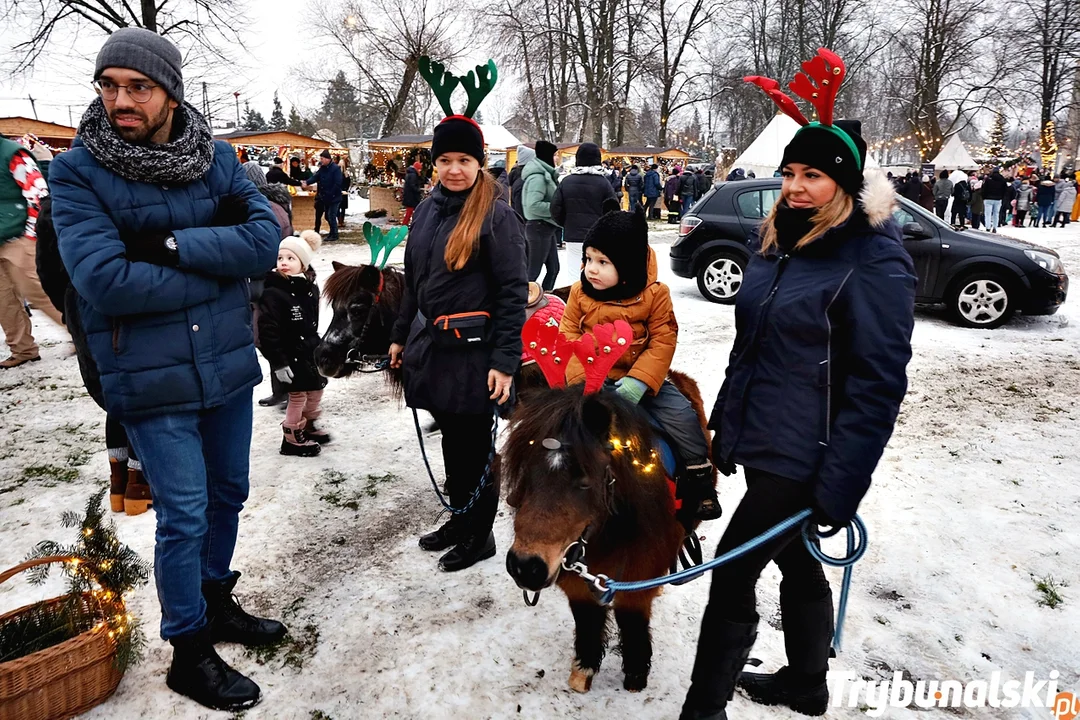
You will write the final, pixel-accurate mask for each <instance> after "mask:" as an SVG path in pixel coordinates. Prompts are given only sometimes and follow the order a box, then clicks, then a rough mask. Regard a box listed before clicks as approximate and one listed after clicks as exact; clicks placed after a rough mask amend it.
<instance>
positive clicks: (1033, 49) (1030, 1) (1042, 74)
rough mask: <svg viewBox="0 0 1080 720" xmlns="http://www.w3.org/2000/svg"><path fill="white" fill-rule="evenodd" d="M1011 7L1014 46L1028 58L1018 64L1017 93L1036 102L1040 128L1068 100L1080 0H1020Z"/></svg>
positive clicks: (1079, 51)
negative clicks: (1014, 12) (1015, 29)
mask: <svg viewBox="0 0 1080 720" xmlns="http://www.w3.org/2000/svg"><path fill="white" fill-rule="evenodd" d="M1013 9H1014V10H1017V11H1018V16H1017V25H1018V32H1017V34H1016V40H1017V43H1016V45H1015V49H1016V51H1017V52H1018V54H1019V55H1020V56H1021V57H1026V58H1029V61H1028V62H1024V63H1021V64H1020V66H1019V67H1018V68H1017V69H1018V71H1019V72H1018V73H1017V77H1018V79H1020V80H1021V81H1022V82H1021V83H1020V84H1019V86H1018V88H1017V89H1018V90H1019V93H1018V94H1019V95H1020V96H1021V97H1025V98H1033V99H1035V100H1036V101H1037V102H1038V104H1039V129H1040V130H1043V129H1045V128H1046V126H1047V125H1049V123H1050V121H1051V120H1054V119H1055V117H1056V116H1057V114H1058V113H1059V112H1061V111H1062V110H1063V109H1065V108H1066V107H1067V106H1068V104H1069V102H1070V100H1071V94H1072V79H1073V78H1072V74H1073V70H1074V68H1075V67H1076V64H1077V60H1078V59H1080V0H1021V2H1020V3H1019V4H1018V8H1013ZM1036 58H1037V61H1036V62H1031V60H1032V59H1036ZM1029 88H1030V89H1029Z"/></svg>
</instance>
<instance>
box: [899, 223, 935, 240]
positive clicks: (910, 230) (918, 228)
mask: <svg viewBox="0 0 1080 720" xmlns="http://www.w3.org/2000/svg"><path fill="white" fill-rule="evenodd" d="M903 232H904V237H910V238H915V239H916V240H925V239H926V238H928V237H930V233H929V232H927V231H926V228H924V227H923V226H922V225H921V224H919V223H917V222H909V223H904V228H903Z"/></svg>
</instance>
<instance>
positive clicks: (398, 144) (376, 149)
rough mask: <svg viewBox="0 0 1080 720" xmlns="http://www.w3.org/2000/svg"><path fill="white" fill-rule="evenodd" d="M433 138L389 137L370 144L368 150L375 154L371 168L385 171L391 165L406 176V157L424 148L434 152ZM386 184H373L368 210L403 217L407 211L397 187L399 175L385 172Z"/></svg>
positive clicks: (422, 136) (414, 136) (372, 157)
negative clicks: (381, 211) (403, 213)
mask: <svg viewBox="0 0 1080 720" xmlns="http://www.w3.org/2000/svg"><path fill="white" fill-rule="evenodd" d="M433 137H434V136H432V135H389V136H387V137H384V138H379V139H378V140H369V141H368V144H367V147H368V152H369V153H370V154H371V160H370V162H371V164H372V165H374V166H375V167H376V168H378V169H380V170H383V169H385V168H387V167H388V164H389V163H393V166H394V167H395V168H397V171H398V172H404V171H405V167H406V164H407V163H406V162H405V156H406V154H408V153H409V152H410V151H416V150H420V149H422V148H428V149H430V148H431V140H432V138H433ZM381 179H382V183H383V184H381V185H380V184H375V183H372V185H371V187H370V188H369V189H368V207H369V208H370V209H372V210H385V211H386V213H387V215H388V216H389V217H391V218H398V217H400V216H401V213H402V211H403V210H404V208H403V207H402V205H401V200H400V197H401V195H400V191H401V188H400V187H397V182H398V176H397V173H396V172H390V171H385V172H383V173H382V178H381Z"/></svg>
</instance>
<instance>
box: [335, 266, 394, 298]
mask: <svg viewBox="0 0 1080 720" xmlns="http://www.w3.org/2000/svg"><path fill="white" fill-rule="evenodd" d="M369 268H371V266H370V265H341V266H339V267H338V268H337V269H336V270H334V272H333V273H331V274H330V277H328V278H327V279H326V284H325V285H323V296H324V297H326V299H327V300H329V301H330V304H331V305H332V306H333V307H339V306H340V305H341V304H342V303H346V302H348V301H349V300H350V299H352V298H353V297H355V296H356V295H357V294H359V293H361V292H366V293H371V294H374V293H375V292H376V291H377V290H378V289H379V286H378V284H377V283H372V282H369V281H367V278H366V277H365V276H371V275H372V274H373V273H372V272H371V269H373V268H371V269H369ZM365 271H367V272H365ZM382 274H383V291H382V296H381V297H380V298H379V307H380V308H384V309H385V308H395V309H396V308H398V307H400V305H401V296H402V293H403V291H404V289H405V276H404V275H403V274H402V272H401V271H400V270H398V269H396V268H385V269H384V270H383V271H382Z"/></svg>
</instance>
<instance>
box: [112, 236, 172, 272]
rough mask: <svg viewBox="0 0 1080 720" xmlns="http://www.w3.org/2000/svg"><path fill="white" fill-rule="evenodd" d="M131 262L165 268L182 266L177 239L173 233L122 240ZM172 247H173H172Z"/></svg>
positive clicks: (131, 237)
mask: <svg viewBox="0 0 1080 720" xmlns="http://www.w3.org/2000/svg"><path fill="white" fill-rule="evenodd" d="M122 239H123V241H124V247H126V248H127V251H126V255H127V259H128V260H129V261H130V262H146V263H152V264H154V265H161V266H163V267H177V266H179V265H180V253H179V252H178V251H177V249H176V238H175V237H173V234H172V233H171V232H152V233H141V234H139V235H132V236H128V237H123V238H122ZM170 245H171V246H170Z"/></svg>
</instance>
